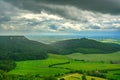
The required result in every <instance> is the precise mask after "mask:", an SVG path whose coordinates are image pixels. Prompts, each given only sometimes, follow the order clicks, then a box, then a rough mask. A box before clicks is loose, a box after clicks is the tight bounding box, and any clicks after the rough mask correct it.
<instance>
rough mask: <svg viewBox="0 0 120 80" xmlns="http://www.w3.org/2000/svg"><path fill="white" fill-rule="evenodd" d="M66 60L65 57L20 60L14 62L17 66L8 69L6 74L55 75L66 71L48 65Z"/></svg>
mask: <svg viewBox="0 0 120 80" xmlns="http://www.w3.org/2000/svg"><path fill="white" fill-rule="evenodd" d="M67 61H68V60H65V59H53V58H48V59H46V60H29V61H20V62H16V63H17V67H16V68H15V69H14V70H12V71H10V72H9V73H8V74H18V75H25V74H40V75H43V76H44V75H46V76H47V75H55V74H63V73H65V72H68V70H66V69H59V68H58V69H56V68H49V65H51V64H56V63H64V62H67Z"/></svg>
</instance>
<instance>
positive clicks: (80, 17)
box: [0, 0, 120, 35]
mask: <svg viewBox="0 0 120 80" xmlns="http://www.w3.org/2000/svg"><path fill="white" fill-rule="evenodd" d="M84 31H85V32H97V31H98V32H104V31H107V32H117V33H118V32H120V0H0V34H3V35H12V34H13V35H21V34H23V35H25V34H75V33H77V34H78V33H81V32H84Z"/></svg>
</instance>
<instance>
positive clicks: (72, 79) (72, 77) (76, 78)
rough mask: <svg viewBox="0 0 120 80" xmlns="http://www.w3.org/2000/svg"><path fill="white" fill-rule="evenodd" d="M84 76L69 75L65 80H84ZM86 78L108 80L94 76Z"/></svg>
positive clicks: (88, 79) (89, 79)
mask: <svg viewBox="0 0 120 80" xmlns="http://www.w3.org/2000/svg"><path fill="white" fill-rule="evenodd" d="M82 76H83V75H82V74H78V73H73V74H68V75H66V76H63V78H64V79H65V80H82ZM86 78H87V80H91V79H92V78H93V79H95V80H106V79H103V78H99V77H94V76H87V77H86Z"/></svg>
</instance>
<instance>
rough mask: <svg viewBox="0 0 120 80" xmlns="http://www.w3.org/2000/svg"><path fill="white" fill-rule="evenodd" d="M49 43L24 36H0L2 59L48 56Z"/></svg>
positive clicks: (42, 57) (26, 58) (0, 56)
mask: <svg viewBox="0 0 120 80" xmlns="http://www.w3.org/2000/svg"><path fill="white" fill-rule="evenodd" d="M46 48H47V50H48V49H49V48H48V45H45V44H43V43H40V42H37V41H32V40H29V39H27V38H26V37H24V36H0V59H3V60H4V59H12V60H29V59H44V58H46V57H47V50H46Z"/></svg>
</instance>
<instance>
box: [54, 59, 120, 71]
mask: <svg viewBox="0 0 120 80" xmlns="http://www.w3.org/2000/svg"><path fill="white" fill-rule="evenodd" d="M54 67H62V68H69V69H73V70H106V69H120V64H110V63H100V62H81V61H71V62H70V63H69V64H64V65H56V66H54Z"/></svg>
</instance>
